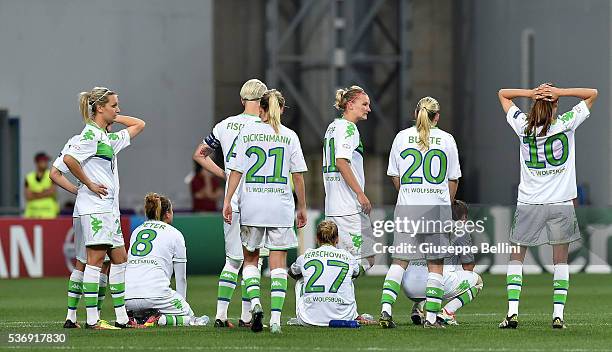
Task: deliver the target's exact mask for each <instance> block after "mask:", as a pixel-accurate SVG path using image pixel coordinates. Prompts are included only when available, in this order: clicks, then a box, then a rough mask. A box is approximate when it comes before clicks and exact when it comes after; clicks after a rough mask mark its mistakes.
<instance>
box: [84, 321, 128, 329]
mask: <svg viewBox="0 0 612 352" xmlns="http://www.w3.org/2000/svg"><path fill="white" fill-rule="evenodd" d="M85 329H93V330H121V328H117V327H114V326H112V325H110V324H109V323H108V322H107V321H106V320H98V322H97V323H95V324H94V325H89V324H87V323H86V324H85Z"/></svg>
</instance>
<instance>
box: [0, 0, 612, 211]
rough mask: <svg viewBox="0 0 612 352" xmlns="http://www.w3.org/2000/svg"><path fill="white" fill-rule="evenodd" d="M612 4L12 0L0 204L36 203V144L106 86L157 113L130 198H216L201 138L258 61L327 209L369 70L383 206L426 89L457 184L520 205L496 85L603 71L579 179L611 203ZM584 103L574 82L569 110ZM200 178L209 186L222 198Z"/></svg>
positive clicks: (580, 155)
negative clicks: (342, 111)
mask: <svg viewBox="0 0 612 352" xmlns="http://www.w3.org/2000/svg"><path fill="white" fill-rule="evenodd" d="M611 19H612V3H611V2H610V1H608V0H583V1H575V0H533V1H514V0H216V1H212V0H174V1H171V2H170V1H163V0H128V1H126V0H107V1H94V0H52V1H50V0H27V1H20V0H0V48H1V50H0V53H1V54H0V214H3V215H20V214H22V213H23V211H24V207H25V204H26V192H25V190H24V186H25V184H26V183H27V181H25V182H24V180H26V177H27V175H28V174H29V173H30V172H31V171H33V170H34V169H35V164H34V157H35V155H37V153H39V152H42V153H44V154H46V155H48V156H49V161H50V162H52V161H53V159H54V158H55V156H56V155H57V154H58V153H59V152H60V150H61V148H62V147H63V145H64V144H65V142H66V141H67V140H68V138H70V137H71V136H72V135H74V134H77V133H79V132H80V131H81V129H82V121H81V117H80V115H79V112H78V105H77V95H78V93H79V92H81V91H86V90H91V89H92V88H93V87H94V86H105V87H109V88H111V89H113V90H115V91H117V92H118V93H119V99H120V106H121V109H122V113H124V114H126V115H132V116H137V117H140V118H142V119H143V120H145V121H146V122H147V127H146V129H145V131H144V132H143V133H142V134H141V135H140V136H139V137H138V138H137V139H135V140H134V141H133V144H132V146H131V147H130V148H128V149H127V150H125V151H124V152H122V153H121V155H120V156H119V173H120V175H121V197H120V204H121V208H122V211H123V213H125V214H129V213H131V212H139V211H140V208H141V203H142V199H143V196H144V194H145V193H146V192H150V191H155V192H160V193H164V194H166V195H168V196H169V197H170V198H171V199H172V200H173V201H174V203H175V208H177V209H179V210H183V211H185V212H188V211H191V210H207V211H214V207H215V206H218V205H219V197H220V194H221V193H219V192H218V191H217V190H218V189H219V188H222V187H223V183H222V181H219V180H211V177H210V175H205V174H204V175H201V172H200V170H194V165H193V162H192V159H191V155H192V154H193V151H194V149H195V148H196V146H197V145H198V144H199V143H200V142H201V140H202V138H203V137H205V136H206V135H208V134H209V133H210V131H211V129H212V127H213V126H214V124H215V123H216V122H218V121H220V120H222V119H223V118H225V117H227V116H230V115H235V114H238V113H240V112H241V111H242V105H241V104H240V97H239V90H240V87H241V85H242V84H243V83H244V82H245V81H246V80H248V79H250V78H259V79H261V80H263V81H264V82H265V83H266V84H267V85H268V87H271V88H277V89H279V90H280V91H281V92H282V93H283V94H284V95H285V97H286V99H287V104H288V105H289V106H290V109H289V110H287V111H286V112H285V114H284V117H283V123H284V124H285V125H287V126H288V127H290V128H292V129H294V130H295V131H296V132H297V133H298V135H299V136H300V138H301V142H302V146H303V149H304V153H305V156H306V160H307V162H308V166H309V170H310V171H309V172H308V173H307V175H306V182H307V184H306V187H307V191H308V204H309V207H310V208H312V209H315V210H316V209H321V208H322V206H323V200H324V192H323V184H322V178H321V174H320V165H321V148H322V146H321V143H322V137H323V134H324V131H325V128H326V127H327V125H328V124H329V123H330V121H331V120H332V119H333V118H334V117H336V116H337V115H338V113H337V112H336V111H335V110H334V109H333V107H332V105H333V102H334V93H335V90H336V89H337V88H340V87H346V86H350V85H353V84H357V85H359V86H361V87H363V88H364V89H365V90H366V92H367V93H368V94H369V96H370V99H371V102H372V113H371V114H370V115H369V118H368V120H367V121H365V122H362V123H360V124H359V125H358V128H359V130H360V133H361V136H362V141H363V144H364V147H365V151H366V152H365V163H366V164H365V172H366V180H367V182H366V194H367V195H368V197H369V198H370V200H371V201H372V203H373V204H374V206H375V207H384V206H385V205H386V206H392V205H393V204H394V203H395V197H396V193H395V191H394V189H393V187H392V184H391V182H390V180H389V179H388V177H387V176H386V168H387V160H388V152H389V150H390V146H391V142H392V141H393V137H394V136H395V134H396V133H397V132H398V131H399V130H400V129H403V128H406V127H408V126H410V125H411V124H412V117H413V111H414V107H415V105H416V102H417V101H418V100H419V99H420V98H421V97H423V96H427V95H429V96H433V97H435V98H436V99H438V101H439V102H440V104H441V119H440V126H441V128H443V129H445V130H446V131H448V132H450V133H451V134H453V135H454V136H455V139H456V140H457V143H458V147H459V154H460V160H461V167H462V170H463V177H462V178H461V180H460V186H459V193H458V198H460V199H464V200H466V201H467V202H469V203H480V204H487V205H505V206H509V205H513V204H515V202H516V187H517V185H518V182H519V155H518V140H517V137H516V136H515V135H514V133H513V132H512V130H511V128H509V126H508V125H507V123H506V121H505V116H504V113H503V111H502V109H501V107H500V106H499V103H498V99H497V91H498V90H499V89H500V88H504V87H506V88H533V87H534V86H536V85H538V84H540V83H542V82H553V83H554V84H555V85H557V86H561V87H569V86H579V87H593V88H597V89H598V90H599V98H598V100H597V102H596V104H595V106H594V108H593V109H592V113H591V118H590V119H589V120H588V121H587V122H586V123H584V124H583V125H582V126H581V128H580V129H579V130H578V133H577V137H576V140H577V152H576V160H577V161H576V164H577V165H576V166H577V180H578V184H579V202H580V204H583V205H592V206H597V207H607V206H608V205H610V204H612V189H611V187H610V174H612V162H611V160H612V155H611V153H612V143H611V140H612V138H611V136H612V125H611V124H610V96H611V94H612V92H611V90H610V83H611V82H612V70H611V65H612V46H611V40H612V25H611V23H612V22H611ZM577 102H578V101H577V99H572V98H564V99H562V100H561V104H560V109H559V111H560V112H562V111H563V110H567V109H570V108H571V107H572V106H573V105H575V104H576V103H577ZM520 104H522V105H521V107H522V108H525V109H526V108H528V102H520ZM219 161H220V162H221V161H222V160H219ZM194 180H195V181H194ZM194 182H196V183H197V184H196V185H195V186H194V185H193V183H194ZM198 192H199V193H198ZM195 193H198V194H199V197H200V198H198V199H200V200H201V199H202V197H205V198H210V199H209V200H208V201H207V205H206V206H205V208H197V207H195V206H194V205H195V204H194V199H193V198H194V194H195ZM57 200H58V204H59V206H60V207H61V208H64V213H66V214H70V202H71V201H72V200H73V197H72V196H71V195H69V194H68V193H66V192H63V191H62V190H58V191H57ZM211 204H212V205H211ZM202 206H203V205H202ZM203 207H204V206H203ZM215 216H216V215H215Z"/></svg>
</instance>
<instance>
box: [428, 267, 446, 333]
mask: <svg viewBox="0 0 612 352" xmlns="http://www.w3.org/2000/svg"><path fill="white" fill-rule="evenodd" d="M443 297H444V278H443V277H442V275H440V274H436V273H431V272H430V273H429V274H427V288H426V289H425V310H426V311H427V314H426V316H425V319H426V320H427V321H428V322H430V323H432V324H433V323H435V322H436V318H437V316H438V312H440V309H442V298H443Z"/></svg>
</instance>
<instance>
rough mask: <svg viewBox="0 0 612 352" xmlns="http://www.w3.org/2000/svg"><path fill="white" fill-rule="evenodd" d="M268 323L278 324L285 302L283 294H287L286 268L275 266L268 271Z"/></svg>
mask: <svg viewBox="0 0 612 352" xmlns="http://www.w3.org/2000/svg"><path fill="white" fill-rule="evenodd" d="M270 276H271V282H270V295H271V300H270V306H271V310H272V312H271V313H270V325H272V324H279V325H280V323H281V322H280V318H281V313H282V312H283V305H284V304H285V296H286V295H287V269H284V268H277V269H274V270H272V271H271V272H270Z"/></svg>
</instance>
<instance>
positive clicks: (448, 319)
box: [438, 308, 459, 325]
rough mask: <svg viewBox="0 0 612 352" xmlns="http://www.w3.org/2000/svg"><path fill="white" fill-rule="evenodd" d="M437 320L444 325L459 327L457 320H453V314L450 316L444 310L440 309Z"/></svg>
mask: <svg viewBox="0 0 612 352" xmlns="http://www.w3.org/2000/svg"><path fill="white" fill-rule="evenodd" d="M438 319H439V320H441V321H442V323H444V324H446V325H459V323H458V322H457V319H456V318H455V314H451V313H449V312H448V311H446V309H444V308H442V310H441V311H440V313H438Z"/></svg>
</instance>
